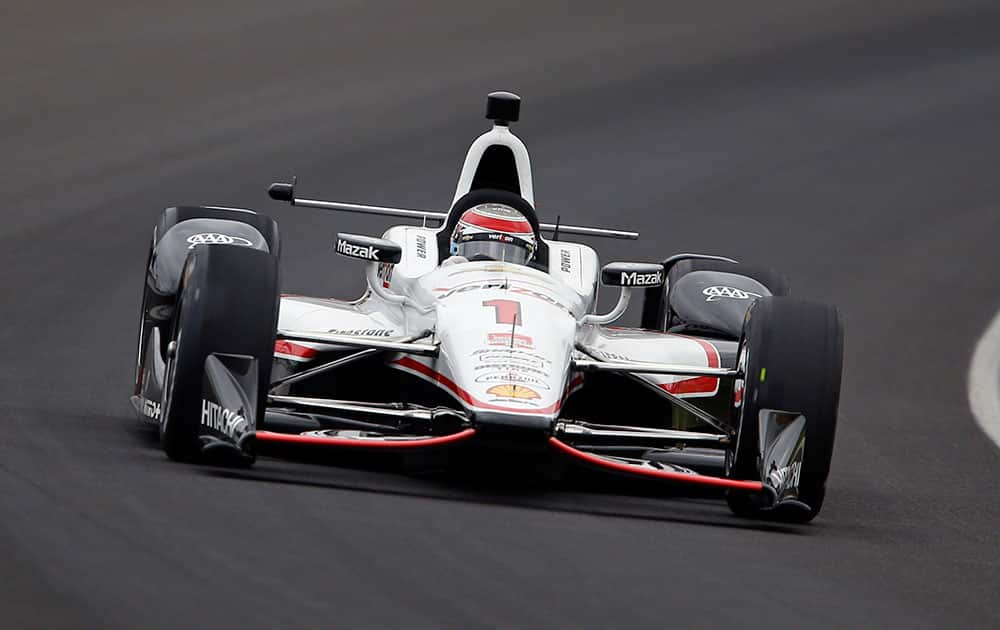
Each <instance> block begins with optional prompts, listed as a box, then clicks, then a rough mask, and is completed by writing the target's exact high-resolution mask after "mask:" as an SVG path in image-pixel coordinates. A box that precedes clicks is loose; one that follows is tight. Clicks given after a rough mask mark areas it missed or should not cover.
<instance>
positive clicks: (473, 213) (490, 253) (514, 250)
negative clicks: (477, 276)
mask: <svg viewBox="0 0 1000 630" xmlns="http://www.w3.org/2000/svg"><path fill="white" fill-rule="evenodd" d="M537 247H538V239H537V238H536V237H535V231H534V230H533V229H532V227H531V223H530V222H529V221H528V219H527V218H526V217H525V216H524V215H523V214H521V213H520V212H518V211H517V210H515V209H514V208H511V207H510V206H507V205H504V204H502V203H483V204H479V205H478V206H474V207H472V208H470V209H468V210H466V211H465V212H464V213H462V216H461V217H460V218H459V220H458V225H457V226H456V227H455V231H454V232H452V234H451V250H450V251H451V254H452V255H453V256H462V257H464V258H466V259H468V260H499V261H503V262H509V263H514V264H518V265H525V264H528V262H530V261H531V259H532V258H534V256H535V249H536V248H537Z"/></svg>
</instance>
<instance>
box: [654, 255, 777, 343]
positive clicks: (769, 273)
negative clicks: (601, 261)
mask: <svg viewBox="0 0 1000 630" xmlns="http://www.w3.org/2000/svg"><path fill="white" fill-rule="evenodd" d="M692 271H722V272H725V273H735V274H739V275H741V276H746V277H748V278H752V279H754V280H756V281H757V282H759V283H761V284H763V285H764V286H765V287H767V288H768V290H769V291H770V292H771V294H772V295H788V292H789V286H788V278H786V277H785V276H783V275H782V274H780V273H778V272H777V271H775V270H774V269H771V268H770V267H764V266H762V265H751V264H747V263H731V262H726V261H724V260H705V259H699V258H692V259H689V260H681V261H680V262H678V263H676V264H675V265H674V266H673V267H671V268H670V272H669V273H667V281H666V283H665V284H664V286H663V288H662V289H658V290H656V292H651V290H647V293H646V298H645V302H644V303H643V306H642V327H643V328H647V329H650V330H660V331H666V330H667V329H668V328H670V327H671V326H673V325H674V324H676V323H677V322H675V321H673V318H672V317H671V313H670V309H669V306H668V305H669V304H670V300H669V292H670V287H673V286H675V285H676V284H677V281H678V280H680V279H681V277H682V276H685V275H687V274H689V273H691V272H692Z"/></svg>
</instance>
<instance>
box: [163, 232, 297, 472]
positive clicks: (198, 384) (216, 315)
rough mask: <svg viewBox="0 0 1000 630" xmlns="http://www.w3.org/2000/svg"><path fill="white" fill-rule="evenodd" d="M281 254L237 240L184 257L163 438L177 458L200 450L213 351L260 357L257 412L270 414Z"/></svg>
mask: <svg viewBox="0 0 1000 630" xmlns="http://www.w3.org/2000/svg"><path fill="white" fill-rule="evenodd" d="M278 301H279V298H278V259H277V258H276V257H275V256H273V255H271V254H269V253H267V252H264V251H260V250H255V249H250V248H246V247H238V246H231V245H200V246H198V247H195V248H194V249H192V250H191V252H190V253H189V254H188V257H187V261H186V262H185V265H184V272H183V275H182V280H181V287H180V291H179V294H178V302H177V306H176V309H175V314H174V320H173V330H172V333H171V335H170V341H171V342H172V343H173V344H175V345H174V350H173V352H172V353H170V354H171V356H169V357H168V359H167V367H166V375H165V378H164V393H163V399H164V400H163V418H162V421H161V424H160V443H161V445H162V447H163V450H164V451H165V452H166V454H167V455H168V456H169V457H170V458H171V459H173V460H178V461H192V460H196V459H197V458H198V456H199V453H200V443H199V439H198V438H199V435H200V430H199V427H200V421H201V420H200V418H201V415H200V410H201V399H202V381H203V378H204V368H205V359H206V358H207V357H208V356H209V355H210V354H212V353H225V354H240V355H248V356H252V357H254V358H256V359H257V363H258V366H257V369H258V378H259V382H258V387H257V394H258V397H257V405H256V406H257V417H256V423H257V425H260V423H261V422H262V419H263V416H264V408H265V404H266V400H267V389H268V385H269V384H270V379H271V361H272V358H273V356H274V340H275V334H276V327H277V317H278Z"/></svg>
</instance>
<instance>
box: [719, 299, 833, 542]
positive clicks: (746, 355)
mask: <svg viewBox="0 0 1000 630" xmlns="http://www.w3.org/2000/svg"><path fill="white" fill-rule="evenodd" d="M843 348H844V334H843V327H842V325H841V322H840V318H839V316H838V314H837V310H836V309H835V308H834V307H832V306H829V305H826V304H817V303H814V302H807V301H804V300H798V299H795V298H790V297H770V296H769V297H763V298H759V299H758V300H756V301H755V302H754V304H753V305H752V306H751V307H750V309H749V310H748V311H747V315H746V318H745V320H744V323H743V334H742V339H741V340H740V346H739V354H738V359H737V365H738V366H739V367H741V368H742V370H743V373H744V375H745V376H744V378H743V380H742V392H740V389H741V387H740V385H741V382H740V381H737V383H736V387H735V390H736V394H737V395H738V396H741V399H740V400H739V402H738V403H737V399H736V398H734V401H733V416H732V422H733V424H734V426H735V427H737V440H736V445H735V447H734V448H733V449H732V450H731V451H730V452H728V453H727V457H726V472H727V476H729V477H730V478H733V479H745V480H754V481H759V480H760V479H761V472H760V455H759V452H758V451H759V445H758V430H759V422H758V418H759V413H760V411H761V410H762V409H775V410H782V411H795V412H800V413H802V414H803V415H804V416H805V418H806V429H805V452H804V454H803V457H802V468H801V471H800V475H799V500H800V501H802V502H803V503H805V504H806V505H808V506H809V510H808V511H807V510H804V509H795V510H782V509H775V510H762V509H761V508H760V507H759V506H758V504H757V503H756V502H755V501H753V500H752V497H750V496H749V495H747V494H746V493H741V492H738V491H730V492H729V493H728V494H727V502H728V503H729V507H730V509H731V510H732V511H733V513H734V514H737V515H738V516H748V517H764V518H770V519H774V520H783V521H791V522H807V521H810V520H812V519H813V518H814V517H815V516H816V515H817V514H819V511H820V509H821V508H822V507H823V498H824V496H825V494H826V478H827V475H828V474H829V472H830V460H831V458H832V456H833V442H834V436H835V434H836V430H837V407H838V404H839V401H840V380H841V372H842V366H843Z"/></svg>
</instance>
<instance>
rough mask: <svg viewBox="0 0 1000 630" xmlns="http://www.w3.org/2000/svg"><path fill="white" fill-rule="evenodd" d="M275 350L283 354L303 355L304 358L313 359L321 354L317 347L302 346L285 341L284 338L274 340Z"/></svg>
mask: <svg viewBox="0 0 1000 630" xmlns="http://www.w3.org/2000/svg"><path fill="white" fill-rule="evenodd" d="M274 351H275V352H277V353H281V354H290V355H292V356H295V357H301V358H303V359H311V358H312V357H314V356H316V355H317V354H319V351H318V350H316V349H315V348H310V347H309V346H302V345H299V344H297V343H293V342H291V341H285V340H284V339H279V340H278V341H275V342H274Z"/></svg>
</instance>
